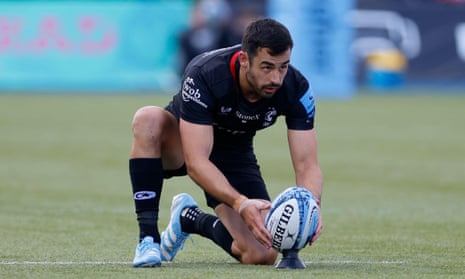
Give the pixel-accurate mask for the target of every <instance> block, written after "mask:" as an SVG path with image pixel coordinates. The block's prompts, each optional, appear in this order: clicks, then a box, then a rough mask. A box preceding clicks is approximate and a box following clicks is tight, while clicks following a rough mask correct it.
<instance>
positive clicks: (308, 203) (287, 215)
mask: <svg viewBox="0 0 465 279" xmlns="http://www.w3.org/2000/svg"><path fill="white" fill-rule="evenodd" d="M318 218H319V207H318V204H317V201H316V199H315V198H314V196H313V195H312V193H311V192H310V191H308V190H307V189H305V188H302V187H297V186H294V187H290V188H287V189H286V190H284V191H283V192H282V193H281V194H279V195H278V196H277V197H276V198H275V199H274V201H273V202H272V204H271V209H270V211H269V212H268V214H267V216H266V219H265V226H266V228H267V229H268V231H269V232H270V233H271V236H272V245H273V248H275V249H276V250H278V251H279V252H282V251H284V250H300V249H302V248H303V247H305V245H306V244H307V243H308V241H309V240H310V239H311V238H312V237H313V235H314V234H315V231H316V229H317V225H318Z"/></svg>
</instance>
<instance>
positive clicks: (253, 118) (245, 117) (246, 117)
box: [236, 111, 260, 122]
mask: <svg viewBox="0 0 465 279" xmlns="http://www.w3.org/2000/svg"><path fill="white" fill-rule="evenodd" d="M236 117H237V118H239V119H240V120H242V122H247V121H256V120H258V119H260V114H254V115H245V114H242V113H241V112H240V111H236Z"/></svg>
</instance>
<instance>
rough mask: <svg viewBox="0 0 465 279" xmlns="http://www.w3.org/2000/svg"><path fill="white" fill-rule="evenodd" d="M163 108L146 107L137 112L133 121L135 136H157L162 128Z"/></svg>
mask: <svg viewBox="0 0 465 279" xmlns="http://www.w3.org/2000/svg"><path fill="white" fill-rule="evenodd" d="M162 114H163V108H160V107H156V106H145V107H142V108H140V109H138V110H137V111H136V113H135V114H134V117H133V119H132V131H133V133H134V135H135V136H138V135H139V136H140V135H149V136H151V137H154V136H156V133H157V131H160V129H161V128H162V125H163V123H162V121H163V117H162Z"/></svg>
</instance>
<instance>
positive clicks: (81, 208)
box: [0, 94, 465, 279]
mask: <svg viewBox="0 0 465 279" xmlns="http://www.w3.org/2000/svg"><path fill="white" fill-rule="evenodd" d="M166 101H167V97H154V96H148V95H144V96H121V95H119V96H93V95H85V96H61V95H50V96H38V95H33V96H25V95H23V96H11V95H0V278H112V279H116V278H202V279H204V278H280V279H282V278H283V277H285V278H460V277H462V276H464V274H465V124H464V121H465V97H464V96H463V95H462V96H461V95H456V96H448V97H440V96H439V94H436V95H435V96H433V95H430V96H402V94H396V95H395V96H389V95H387V94H380V95H368V94H366V95H360V96H357V97H356V98H354V99H352V100H349V101H329V100H321V101H319V103H318V106H317V132H318V139H319V157H320V163H321V166H322V169H323V172H324V175H325V187H324V197H323V201H322V203H323V216H324V224H325V227H324V232H323V234H322V236H321V238H320V239H319V241H318V242H317V243H316V244H315V245H314V246H313V247H311V248H306V249H304V250H302V251H301V253H300V254H301V258H302V259H303V260H304V261H305V262H306V263H307V269H305V270H300V271H280V270H275V269H274V268H273V267H269V266H243V265H240V264H237V263H236V262H235V261H233V260H232V259H231V258H230V257H229V256H228V255H226V254H225V253H224V252H223V251H222V250H220V249H219V248H217V247H216V246H214V245H213V244H212V243H211V242H209V241H208V240H205V239H202V238H200V237H198V236H194V237H193V241H189V240H188V241H187V242H186V245H185V247H184V250H183V251H182V252H181V253H180V254H179V255H178V257H177V258H176V260H175V262H173V263H171V264H164V265H163V267H162V268H158V269H134V268H132V267H131V266H130V262H131V261H132V257H133V253H134V247H135V244H136V237H137V224H136V220H135V215H134V213H133V211H134V209H133V201H132V199H131V189H130V184H129V176H128V170H127V166H128V161H127V158H128V154H129V147H130V143H131V130H130V123H131V117H132V114H133V112H134V111H135V110H136V109H137V108H138V107H139V106H142V105H145V104H160V105H164V104H165V103H166ZM256 149H257V153H258V154H259V158H260V163H261V165H262V170H263V173H264V175H265V178H266V181H267V183H268V184H269V186H270V192H271V193H272V194H273V195H276V194H277V193H278V192H279V191H280V190H281V189H283V188H284V187H287V186H292V185H293V183H294V180H293V175H292V170H291V167H290V165H289V162H290V161H289V156H288V150H287V143H286V138H285V131H284V129H283V122H282V121H280V122H279V123H278V125H276V126H274V127H273V128H270V129H268V130H265V131H262V132H260V133H259V134H258V138H257V141H256ZM163 191H164V192H163V197H162V204H161V220H160V225H161V227H162V228H163V227H164V226H165V225H166V224H167V223H168V214H169V204H170V201H171V197H172V196H173V195H174V194H176V193H179V192H184V191H188V192H190V193H191V194H193V195H194V196H195V197H196V199H197V200H198V201H199V202H200V204H201V205H202V206H204V201H203V198H202V193H201V191H200V189H199V188H198V187H197V186H194V184H193V183H192V182H190V181H189V180H188V179H187V178H176V179H172V180H169V181H168V182H167V183H166V184H165V188H164V190H163Z"/></svg>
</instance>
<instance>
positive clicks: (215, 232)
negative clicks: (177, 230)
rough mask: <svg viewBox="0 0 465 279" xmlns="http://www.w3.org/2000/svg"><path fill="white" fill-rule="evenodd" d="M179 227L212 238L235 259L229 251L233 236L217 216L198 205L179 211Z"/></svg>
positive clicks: (187, 231)
mask: <svg viewBox="0 0 465 279" xmlns="http://www.w3.org/2000/svg"><path fill="white" fill-rule="evenodd" d="M181 229H182V231H183V232H186V233H195V234H199V235H201V236H203V237H206V238H208V239H210V240H212V241H213V242H214V243H215V244H216V245H218V246H220V247H221V248H222V249H223V250H224V251H226V252H227V253H228V254H229V255H231V256H232V257H234V258H236V259H237V257H236V256H235V255H233V254H232V251H231V245H232V243H233V238H232V236H231V234H230V233H229V232H228V230H227V229H226V227H225V226H224V225H223V223H222V222H221V221H220V219H219V218H218V217H216V216H214V215H211V214H208V213H205V212H203V211H202V210H200V209H199V208H198V207H189V208H186V209H184V210H183V212H182V213H181Z"/></svg>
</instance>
